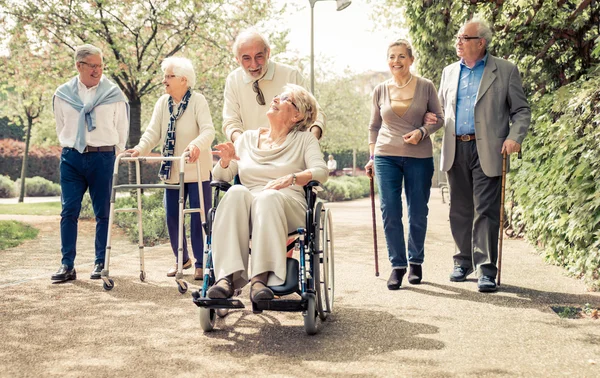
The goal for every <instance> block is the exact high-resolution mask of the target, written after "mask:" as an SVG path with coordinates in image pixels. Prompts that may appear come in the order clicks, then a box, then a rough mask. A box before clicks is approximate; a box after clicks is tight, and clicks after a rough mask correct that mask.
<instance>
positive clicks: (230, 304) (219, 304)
mask: <svg viewBox="0 0 600 378" xmlns="http://www.w3.org/2000/svg"><path fill="white" fill-rule="evenodd" d="M194 303H195V304H196V306H198V307H204V308H212V309H219V308H244V307H245V306H244V304H243V303H242V301H240V300H239V299H231V298H229V299H210V298H194Z"/></svg>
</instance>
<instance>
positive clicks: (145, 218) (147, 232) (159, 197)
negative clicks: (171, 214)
mask: <svg viewBox="0 0 600 378" xmlns="http://www.w3.org/2000/svg"><path fill="white" fill-rule="evenodd" d="M115 208H116V209H120V208H137V199H136V197H135V196H132V197H129V196H127V197H121V198H117V199H116V201H115ZM80 217H81V218H84V219H94V218H95V216H94V209H93V208H92V201H91V199H90V196H89V194H87V193H86V195H85V196H84V197H83V202H82V205H81V215H80ZM186 220H188V221H189V217H186ZM114 224H115V225H117V226H119V227H121V228H123V229H124V230H125V232H126V234H127V237H128V238H129V240H130V241H131V242H133V243H137V242H138V219H137V213H117V214H115V218H114ZM142 228H143V232H144V245H145V246H152V245H155V244H158V243H163V242H165V241H167V240H168V239H169V233H168V231H167V223H166V215H165V206H164V204H163V191H162V190H159V191H157V192H155V193H153V194H151V195H144V196H142ZM187 235H188V237H189V232H188V234H187Z"/></svg>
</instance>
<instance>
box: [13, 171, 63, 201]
mask: <svg viewBox="0 0 600 378" xmlns="http://www.w3.org/2000/svg"><path fill="white" fill-rule="evenodd" d="M20 187H21V179H17V181H16V182H15V188H20ZM25 195H26V196H27V197H49V196H60V185H59V184H55V183H53V182H52V181H50V180H46V179H45V178H43V177H39V176H35V177H31V178H28V179H26V180H25Z"/></svg>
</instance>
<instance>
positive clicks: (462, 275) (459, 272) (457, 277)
mask: <svg viewBox="0 0 600 378" xmlns="http://www.w3.org/2000/svg"><path fill="white" fill-rule="evenodd" d="M471 273H473V269H467V268H463V267H462V266H455V267H454V271H452V273H451V274H450V281H452V282H463V281H465V280H466V279H467V276H468V275H469V274H471Z"/></svg>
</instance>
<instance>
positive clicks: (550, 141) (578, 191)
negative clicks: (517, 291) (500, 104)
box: [507, 70, 600, 289]
mask: <svg viewBox="0 0 600 378" xmlns="http://www.w3.org/2000/svg"><path fill="white" fill-rule="evenodd" d="M532 104H533V105H534V106H533V108H532V110H533V117H532V118H533V124H532V129H531V130H530V133H529V135H528V137H527V138H526V139H525V142H524V145H523V151H524V152H523V160H522V161H519V160H516V159H513V160H512V162H513V163H516V164H514V166H516V168H517V169H516V171H515V172H513V173H512V174H511V175H510V177H509V180H508V181H509V184H510V185H511V188H509V190H510V191H514V197H515V200H516V202H517V205H516V209H515V210H516V211H515V214H518V215H519V216H520V217H521V219H520V220H519V221H522V222H524V223H525V225H526V237H527V238H528V239H529V240H530V241H531V242H532V243H533V244H534V245H536V246H537V247H538V248H539V249H540V250H541V251H542V252H543V254H544V255H545V257H546V258H547V259H548V260H549V261H551V262H553V263H555V264H558V265H561V266H564V267H566V268H568V270H569V271H570V272H571V273H573V274H574V275H576V276H578V277H584V278H585V280H586V282H587V283H588V284H589V285H591V286H592V287H594V288H596V289H598V288H600V142H599V141H600V70H596V71H595V72H593V73H591V74H590V75H589V76H588V77H587V78H583V79H580V80H579V81H577V82H575V83H572V84H570V85H568V86H565V87H562V88H560V89H559V90H558V91H556V92H554V93H552V94H548V95H545V96H543V97H542V98H541V99H539V100H534V101H532ZM507 193H508V192H507Z"/></svg>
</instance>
